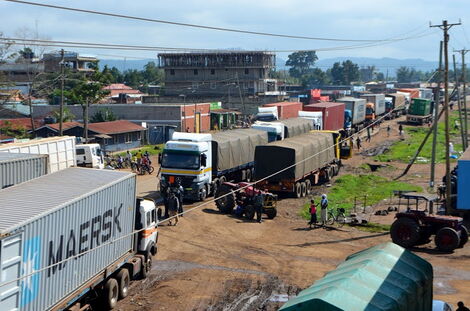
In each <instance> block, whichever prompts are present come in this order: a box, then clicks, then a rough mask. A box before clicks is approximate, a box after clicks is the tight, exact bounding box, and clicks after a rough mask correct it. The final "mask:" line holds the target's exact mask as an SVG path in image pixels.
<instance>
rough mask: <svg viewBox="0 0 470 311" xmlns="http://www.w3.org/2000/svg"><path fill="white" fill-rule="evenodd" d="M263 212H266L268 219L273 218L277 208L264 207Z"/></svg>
mask: <svg viewBox="0 0 470 311" xmlns="http://www.w3.org/2000/svg"><path fill="white" fill-rule="evenodd" d="M264 212H265V213H266V216H268V218H269V219H274V217H276V215H277V210H276V209H275V208H268V209H265V210H264Z"/></svg>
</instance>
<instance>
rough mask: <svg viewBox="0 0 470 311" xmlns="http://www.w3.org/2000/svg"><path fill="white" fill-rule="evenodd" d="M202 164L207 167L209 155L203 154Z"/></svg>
mask: <svg viewBox="0 0 470 311" xmlns="http://www.w3.org/2000/svg"><path fill="white" fill-rule="evenodd" d="M201 166H204V167H206V166H207V155H206V154H204V153H203V154H201Z"/></svg>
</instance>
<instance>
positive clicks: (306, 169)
mask: <svg viewBox="0 0 470 311" xmlns="http://www.w3.org/2000/svg"><path fill="white" fill-rule="evenodd" d="M340 139H341V135H340V134H339V133H338V132H334V131H312V132H310V133H307V134H303V135H300V136H296V137H293V138H288V139H284V140H283V141H276V142H272V143H269V144H267V145H260V146H257V147H256V150H255V180H258V181H260V182H259V183H258V185H259V187H260V189H267V190H268V191H272V192H285V193H292V194H294V195H295V196H296V197H298V198H300V197H303V196H306V195H308V194H309V193H310V188H311V186H312V185H316V184H318V183H320V182H322V181H329V180H330V179H331V177H333V176H335V175H337V174H338V172H339V168H340V165H341V160H340V159H341V158H342V157H344V158H347V157H348V154H349V155H350V152H351V148H350V146H349V145H348V144H346V145H345V146H340V145H339V141H340ZM342 147H345V148H344V149H343V148H342ZM342 149H343V151H345V150H348V152H347V153H344V152H343V151H342ZM273 155H275V157H273ZM286 168H288V169H287V170H284V169H286ZM281 170H284V171H282V172H280V173H279V174H276V175H273V176H271V175H272V174H275V173H276V172H279V171H281ZM266 177H268V178H267V179H265V178H266Z"/></svg>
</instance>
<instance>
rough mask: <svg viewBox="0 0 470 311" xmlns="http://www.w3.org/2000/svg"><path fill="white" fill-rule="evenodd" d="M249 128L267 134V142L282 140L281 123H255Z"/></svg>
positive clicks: (282, 127) (282, 128)
mask: <svg viewBox="0 0 470 311" xmlns="http://www.w3.org/2000/svg"><path fill="white" fill-rule="evenodd" d="M251 128H253V129H255V130H260V131H265V132H267V133H268V141H269V142H272V141H276V140H283V139H284V125H283V124H282V123H279V122H261V121H256V122H255V123H254V124H253V125H252V126H251Z"/></svg>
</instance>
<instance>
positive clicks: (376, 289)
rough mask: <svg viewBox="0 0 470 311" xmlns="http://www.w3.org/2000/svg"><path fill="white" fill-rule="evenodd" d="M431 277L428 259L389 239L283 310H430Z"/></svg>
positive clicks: (351, 260)
mask: <svg viewBox="0 0 470 311" xmlns="http://www.w3.org/2000/svg"><path fill="white" fill-rule="evenodd" d="M432 280H433V270H432V266H431V264H430V263H429V262H427V261H426V260H424V259H422V258H420V257H419V256H417V255H415V254H413V253H411V252H410V251H407V250H405V249H404V248H402V247H400V246H398V245H396V244H393V243H390V242H389V243H384V244H380V245H377V246H374V247H371V248H368V249H365V250H363V251H361V252H358V253H355V254H353V255H351V256H349V257H348V258H347V259H346V261H344V262H343V263H341V264H340V265H339V266H338V267H337V268H336V269H335V270H333V271H331V272H329V273H327V274H326V275H325V276H324V277H323V278H322V279H320V280H318V281H317V282H315V283H314V284H313V285H312V286H311V287H309V288H307V289H305V290H303V291H301V292H300V293H299V295H298V296H297V297H295V298H293V299H291V300H289V301H288V302H287V303H286V304H285V305H284V306H282V308H281V309H280V310H283V311H293V310H296V311H301V310H315V311H339V310H342V311H362V310H366V311H379V310H380V311H429V310H431V309H432Z"/></svg>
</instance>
